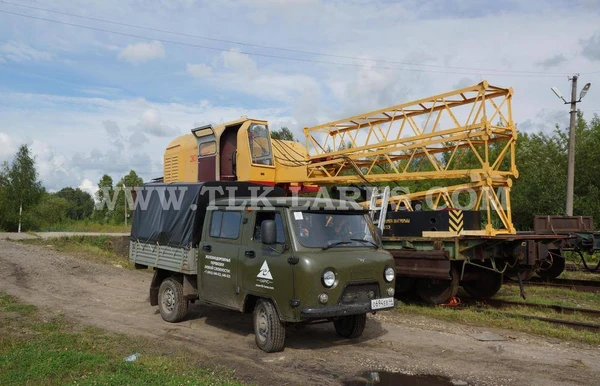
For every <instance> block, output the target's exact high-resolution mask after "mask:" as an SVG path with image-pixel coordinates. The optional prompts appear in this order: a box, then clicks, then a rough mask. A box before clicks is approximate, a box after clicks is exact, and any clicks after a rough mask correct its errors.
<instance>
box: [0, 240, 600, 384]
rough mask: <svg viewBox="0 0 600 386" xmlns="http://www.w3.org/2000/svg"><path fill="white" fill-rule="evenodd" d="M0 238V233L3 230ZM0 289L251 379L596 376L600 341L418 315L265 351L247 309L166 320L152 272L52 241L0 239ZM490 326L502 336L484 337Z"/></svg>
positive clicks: (549, 379)
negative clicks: (53, 245)
mask: <svg viewBox="0 0 600 386" xmlns="http://www.w3.org/2000/svg"><path fill="white" fill-rule="evenodd" d="M0 237H1V235H0ZM0 272H2V276H1V278H0V290H2V291H6V292H8V293H9V294H11V295H13V296H16V297H18V298H19V299H21V300H22V301H24V302H26V303H30V304H34V305H36V306H38V307H41V308H45V309H49V310H50V311H51V312H55V313H62V314H64V315H65V316H66V317H67V318H69V319H70V320H74V321H78V322H81V323H84V324H90V325H94V326H97V327H100V328H103V329H106V330H109V331H114V332H118V333H124V334H128V335H132V336H140V335H141V336H146V337H150V338H156V339H159V340H161V341H162V342H165V341H170V342H172V345H173V350H177V348H178V347H181V345H185V346H186V347H188V348H191V349H193V350H194V351H195V352H197V354H198V355H199V356H200V357H201V358H204V360H206V361H207V363H210V364H215V365H225V366H228V367H230V368H232V369H234V370H235V372H236V375H237V376H238V377H239V378H240V379H241V380H244V381H249V382H254V383H258V384H289V385H293V384H298V385H300V384H302V385H307V384H320V385H337V384H340V383H341V382H342V381H344V380H347V379H353V378H355V377H356V376H358V375H359V374H361V373H363V372H365V371H370V370H388V371H402V372H407V373H422V374H437V375H446V376H449V377H451V378H453V379H460V380H464V381H467V382H469V384H473V385H508V384H510V385H588V384H599V383H600V375H599V374H600V347H594V346H587V345H583V344H578V343H572V342H563V341H558V340H551V339H544V338H541V337H536V336H532V335H527V334H522V333H517V332H514V331H504V330H496V329H482V328H480V327H471V326H467V325H462V324H454V323H448V322H443V321H438V320H434V319H429V318H424V317H420V316H407V315H400V314H397V313H394V312H382V313H379V314H377V315H375V316H370V317H369V321H368V323H367V328H366V330H365V333H364V335H363V337H361V338H360V339H359V340H358V341H352V342H351V341H347V340H343V339H339V338H338V337H336V335H335V331H334V329H333V326H332V325H330V324H320V325H312V326H308V327H306V328H303V329H300V330H298V329H295V328H289V329H288V331H287V340H286V349H285V351H283V352H282V353H277V354H266V353H264V352H262V351H260V350H259V349H258V348H257V347H256V346H255V343H254V334H253V331H252V316H251V315H243V314H239V313H236V312H233V311H226V310H221V309H217V308H211V307H206V306H200V305H197V304H195V305H192V307H191V312H190V315H189V317H188V319H187V320H186V321H184V322H181V323H178V324H169V323H166V322H164V321H163V320H162V319H161V317H160V315H159V314H158V310H157V308H156V307H150V305H149V303H148V301H147V299H148V287H149V283H150V280H151V277H152V274H151V272H150V271H129V270H125V269H120V268H117V267H113V266H108V265H99V264H94V263H90V262H87V261H83V260H79V259H76V258H75V257H72V256H69V255H66V254H62V253H59V252H57V251H54V250H52V249H50V248H46V247H42V246H34V245H23V244H20V243H15V242H11V241H6V240H0ZM483 331H489V332H492V333H494V334H498V335H501V336H503V337H504V338H505V339H506V340H504V341H497V342H483V341H478V340H476V339H474V338H473V337H472V336H473V335H475V334H478V333H481V332H483Z"/></svg>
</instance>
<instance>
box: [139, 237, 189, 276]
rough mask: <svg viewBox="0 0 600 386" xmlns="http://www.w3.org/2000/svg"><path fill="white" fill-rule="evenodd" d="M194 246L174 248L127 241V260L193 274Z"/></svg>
mask: <svg viewBox="0 0 600 386" xmlns="http://www.w3.org/2000/svg"><path fill="white" fill-rule="evenodd" d="M197 256H198V249H196V248H191V249H188V248H175V247H170V246H168V245H158V244H149V243H147V244H145V243H141V242H139V241H133V240H132V241H130V242H129V260H131V261H133V262H134V263H136V264H141V265H146V266H148V267H154V268H160V269H165V270H167V271H173V272H180V273H185V274H189V275H195V274H196V273H197V270H196V257H197Z"/></svg>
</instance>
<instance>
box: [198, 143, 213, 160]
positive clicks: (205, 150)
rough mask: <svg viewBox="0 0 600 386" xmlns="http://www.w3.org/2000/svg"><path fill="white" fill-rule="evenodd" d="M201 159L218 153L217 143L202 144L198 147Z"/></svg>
mask: <svg viewBox="0 0 600 386" xmlns="http://www.w3.org/2000/svg"><path fill="white" fill-rule="evenodd" d="M198 149H199V151H198V152H199V155H200V157H205V156H207V155H213V154H215V153H216V152H217V143H216V142H215V141H210V142H205V143H201V144H200V146H198Z"/></svg>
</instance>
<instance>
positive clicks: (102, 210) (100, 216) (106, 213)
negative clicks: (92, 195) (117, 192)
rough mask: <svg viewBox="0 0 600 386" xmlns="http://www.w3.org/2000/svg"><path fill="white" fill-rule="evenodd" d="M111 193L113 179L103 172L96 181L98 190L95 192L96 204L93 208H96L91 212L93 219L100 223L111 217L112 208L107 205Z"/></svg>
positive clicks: (112, 192) (112, 190) (107, 220)
mask: <svg viewBox="0 0 600 386" xmlns="http://www.w3.org/2000/svg"><path fill="white" fill-rule="evenodd" d="M113 194H114V189H113V179H112V177H111V176H109V175H108V174H105V175H103V176H102V178H100V181H98V192H96V203H97V205H98V206H97V207H96V208H95V209H96V210H95V211H94V214H93V218H94V220H96V221H98V222H100V223H101V224H105V223H107V222H109V221H110V220H111V219H112V215H113V213H114V208H112V207H109V205H107V204H108V203H110V202H111V199H112V197H113Z"/></svg>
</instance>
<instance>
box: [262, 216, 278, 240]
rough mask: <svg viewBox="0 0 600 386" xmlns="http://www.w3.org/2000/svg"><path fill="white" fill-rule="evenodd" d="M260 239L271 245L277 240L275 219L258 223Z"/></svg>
mask: <svg viewBox="0 0 600 386" xmlns="http://www.w3.org/2000/svg"><path fill="white" fill-rule="evenodd" d="M260 239H261V241H262V243H263V244H266V245H273V244H275V243H276V242H277V229H276V228H275V221H273V220H264V221H263V222H261V223H260Z"/></svg>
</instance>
